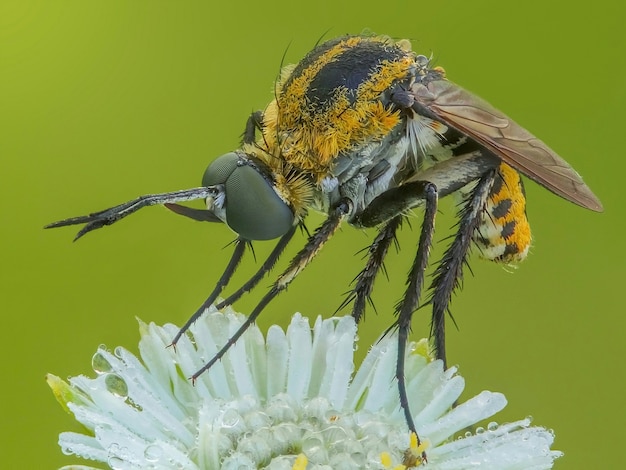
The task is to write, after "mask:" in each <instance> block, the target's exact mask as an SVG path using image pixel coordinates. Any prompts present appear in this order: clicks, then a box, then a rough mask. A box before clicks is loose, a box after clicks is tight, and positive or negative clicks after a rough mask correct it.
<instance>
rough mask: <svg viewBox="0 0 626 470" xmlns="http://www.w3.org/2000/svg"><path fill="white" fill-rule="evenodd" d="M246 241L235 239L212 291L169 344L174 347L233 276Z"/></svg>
mask: <svg viewBox="0 0 626 470" xmlns="http://www.w3.org/2000/svg"><path fill="white" fill-rule="evenodd" d="M248 243H250V242H249V241H247V240H245V239H243V238H237V240H235V250H234V251H233V254H232V256H231V257H230V261H229V262H228V264H227V265H226V269H224V273H223V274H222V275H221V276H220V278H219V280H218V281H217V284H216V285H215V288H214V289H213V292H211V294H210V295H209V296H208V297H207V298H206V300H205V301H204V302H202V305H200V307H199V308H198V309H197V310H196V311H195V312H194V314H193V315H191V317H189V320H187V323H185V324H184V325H183V327H182V328H181V329H180V330H178V333H176V336H174V339H173V340H172V342H171V343H170V346H173V347H176V343H178V340H179V339H180V337H181V336H182V335H183V334H184V333H185V331H187V330H188V329H189V327H190V326H191V325H193V324H194V323H195V321H196V320H197V319H198V318H200V317H201V316H202V314H203V313H204V311H205V310H206V309H207V308H208V307H210V306H211V304H213V302H214V301H215V299H216V298H217V296H218V295H220V292H222V289H223V288H224V287H225V286H226V285H227V284H228V282H229V281H230V278H231V277H232V276H233V273H234V272H235V269H237V266H238V265H239V262H240V261H241V258H242V257H243V254H244V252H245V251H246V245H247V244H248Z"/></svg>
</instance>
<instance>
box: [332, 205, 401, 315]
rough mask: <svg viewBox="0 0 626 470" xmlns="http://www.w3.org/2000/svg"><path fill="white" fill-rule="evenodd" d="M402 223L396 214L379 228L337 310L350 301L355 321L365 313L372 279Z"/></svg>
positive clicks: (381, 264)
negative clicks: (362, 263) (351, 287)
mask: <svg viewBox="0 0 626 470" xmlns="http://www.w3.org/2000/svg"><path fill="white" fill-rule="evenodd" d="M401 224H402V216H401V215H398V216H396V217H394V218H393V219H391V220H390V221H388V222H387V223H386V224H385V226H384V227H383V228H381V229H380V231H379V232H378V235H377V236H376V238H375V239H374V241H373V242H372V244H371V245H370V247H369V249H368V259H367V263H366V264H365V267H364V268H363V269H362V270H361V272H360V273H359V274H358V275H357V277H356V279H355V280H356V284H355V286H354V289H352V291H350V292H349V294H348V296H347V297H346V298H345V299H344V301H343V302H342V303H341V305H340V306H339V308H338V309H337V310H341V309H342V308H343V307H345V306H346V305H348V304H349V303H350V302H354V303H353V305H352V317H354V320H355V322H356V323H359V321H360V320H361V318H362V317H363V315H364V313H365V304H366V302H367V301H369V302H370V303H371V297H370V294H371V293H372V288H373V287H374V280H375V279H376V276H377V275H378V272H379V271H380V270H381V269H384V266H383V262H384V260H385V257H386V256H387V252H388V251H389V247H390V246H391V243H393V242H396V243H397V239H396V231H397V230H398V228H399V227H400V225H401Z"/></svg>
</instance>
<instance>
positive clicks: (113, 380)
mask: <svg viewBox="0 0 626 470" xmlns="http://www.w3.org/2000/svg"><path fill="white" fill-rule="evenodd" d="M104 384H105V386H106V388H107V390H108V391H109V392H110V393H111V394H113V395H115V396H116V397H120V398H126V397H127V396H128V385H126V381H125V380H124V379H123V378H122V377H120V376H119V375H117V374H107V375H106V377H105V378H104Z"/></svg>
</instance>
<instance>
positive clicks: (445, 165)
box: [47, 36, 602, 458]
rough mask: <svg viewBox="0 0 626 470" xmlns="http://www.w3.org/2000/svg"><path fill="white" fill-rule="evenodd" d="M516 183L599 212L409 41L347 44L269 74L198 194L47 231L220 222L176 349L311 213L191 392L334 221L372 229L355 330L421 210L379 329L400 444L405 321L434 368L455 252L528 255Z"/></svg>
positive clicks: (512, 257)
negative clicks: (418, 322)
mask: <svg viewBox="0 0 626 470" xmlns="http://www.w3.org/2000/svg"><path fill="white" fill-rule="evenodd" d="M520 173H521V174H523V175H525V176H527V177H528V178H530V179H532V180H534V181H535V182H537V183H539V184H540V185H542V186H544V187H546V188H547V189H549V190H550V191H552V192H553V193H555V194H557V195H559V196H561V197H563V198H565V199H567V200H568V201H571V202H573V203H575V204H578V205H580V206H582V207H585V208H587V209H591V210H593V211H601V210H602V205H601V203H600V201H599V200H598V198H597V197H596V196H595V195H594V194H593V193H592V192H591V190H590V189H589V188H588V187H587V186H586V185H585V184H584V183H583V181H582V179H581V178H580V176H579V175H578V173H576V171H574V170H573V169H572V168H571V166H570V165H568V164H567V163H566V162H565V161H564V160H563V159H562V158H560V157H559V156H558V155H557V154H556V153H555V152H554V151H552V150H551V149H550V148H548V146H547V145H546V144H544V143H543V142H542V141H540V140H539V139H537V138H536V137H534V136H533V135H531V134H530V133H529V132H528V131H526V130H525V129H523V128H522V127H521V126H519V125H518V124H516V123H515V122H514V121H512V120H511V119H510V118H508V117H507V116H506V115H504V114H503V113H501V112H500V111H498V110H496V109H495V108H493V107H492V106H491V105H490V104H488V103H486V102H485V101H483V100H481V99H480V98H478V97H477V96H475V95H473V94H471V93H470V92H468V91H466V90H464V89H463V88H461V87H459V86H458V85H455V84H454V83H453V82H451V81H448V80H447V78H446V74H445V71H444V70H443V69H442V68H440V67H433V66H431V63H430V60H429V59H428V58H427V57H425V56H423V55H419V54H416V53H415V52H413V51H412V50H411V47H410V44H409V43H408V41H398V42H395V41H393V40H391V39H390V38H388V37H383V36H346V37H340V38H337V39H333V40H330V41H327V42H324V43H322V44H320V45H318V46H317V47H315V48H314V49H313V50H312V51H311V52H309V53H308V54H307V55H306V56H305V57H304V59H302V61H300V62H299V63H298V64H297V65H295V66H288V67H285V68H284V69H283V71H282V74H281V77H280V78H279V79H278V81H277V83H276V85H275V98H274V100H273V101H272V102H271V103H270V104H269V105H268V106H267V107H266V108H265V109H264V110H263V111H259V112H255V113H253V114H252V115H251V116H250V118H249V119H248V121H247V124H246V130H245V132H244V136H243V141H242V144H241V146H240V148H239V149H237V150H235V151H234V152H230V153H227V154H225V155H223V156H221V157H219V158H217V159H216V160H215V161H213V162H212V163H211V164H210V165H209V166H208V168H207V170H206V171H205V173H204V177H203V179H202V185H201V186H200V187H197V188H192V189H188V190H181V191H175V192H171V193H162V194H154V195H147V196H142V197H139V198H137V199H135V200H132V201H129V202H126V203H124V204H121V205H118V206H115V207H112V208H110V209H106V210H103V211H100V212H95V213H93V214H89V215H87V216H83V217H75V218H70V219H66V220H62V221H59V222H55V223H53V224H50V225H48V226H47V228H51V227H62V226H66V225H77V224H85V226H84V227H83V228H82V229H81V230H80V231H79V232H78V234H77V236H76V239H78V238H80V237H81V236H83V235H85V234H86V233H88V232H90V231H92V230H95V229H98V228H101V227H103V226H105V225H110V224H113V223H115V222H117V221H118V220H120V219H122V218H124V217H126V216H128V215H130V214H132V213H134V212H135V211H137V210H139V209H140V208H142V207H145V206H151V205H155V204H164V205H165V206H166V207H168V208H169V209H171V210H173V211H174V212H176V213H178V214H181V215H184V216H186V217H190V218H192V219H195V220H200V221H207V222H220V223H225V224H226V225H228V226H229V227H230V228H231V229H232V230H233V231H234V232H236V233H237V239H236V242H235V244H234V251H233V254H232V257H231V259H230V261H229V263H228V265H227V267H226V269H225V271H224V273H223V274H222V276H221V277H220V279H219V280H218V282H217V285H216V287H215V289H214V290H213V292H212V293H211V295H210V296H209V297H208V298H207V299H206V301H205V302H204V303H203V304H202V305H201V306H200V308H199V309H198V310H197V311H196V312H195V313H194V315H193V316H192V317H191V318H190V319H189V321H188V322H187V323H186V324H185V325H184V326H183V328H182V329H181V330H180V332H179V333H178V335H177V336H176V337H175V338H174V339H173V342H172V343H173V344H176V342H177V341H178V340H179V339H180V337H181V335H182V334H184V332H185V331H186V330H187V329H188V328H189V326H190V325H191V324H192V323H193V322H194V321H195V320H196V319H197V318H198V317H199V316H200V315H202V313H203V312H204V310H205V309H206V307H208V306H209V305H211V304H213V303H214V302H215V300H216V299H217V297H218V296H219V294H220V293H221V291H222V289H223V288H224V287H225V286H226V285H227V284H228V282H229V280H230V279H231V276H232V274H233V273H234V271H235V269H236V267H237V265H238V264H239V262H240V260H241V259H242V257H243V255H244V253H245V251H246V248H247V247H248V245H249V244H250V243H251V242H252V241H255V240H271V239H278V242H277V243H276V245H275V248H274V249H273V251H272V252H271V253H270V255H269V257H268V258H267V259H266V260H265V261H264V262H263V264H262V265H261V267H260V268H259V270H258V271H257V272H256V273H255V274H254V275H253V276H252V277H251V278H250V279H249V280H248V281H247V282H246V283H245V284H244V285H243V286H241V288H240V289H237V290H236V291H235V292H234V293H233V294H231V295H230V296H229V297H227V298H226V299H225V300H223V301H222V302H220V303H219V305H218V308H220V307H223V306H225V305H227V304H232V303H233V302H235V301H236V300H237V299H238V298H239V297H240V296H241V295H243V294H244V293H245V292H247V291H249V290H251V289H252V288H254V287H255V285H256V284H257V283H258V282H259V281H260V280H261V279H262V278H263V277H264V276H265V275H266V274H267V273H268V271H269V270H270V269H271V268H272V267H273V266H274V264H275V263H276V261H277V260H278V259H279V257H280V256H281V254H282V253H283V251H284V249H285V247H286V246H287V245H288V243H289V242H290V241H291V240H292V238H293V235H294V233H295V231H296V229H297V228H298V227H299V226H302V225H303V221H304V219H305V217H306V215H307V213H308V212H309V211H310V210H317V211H321V212H323V213H324V214H326V216H327V217H326V219H325V221H324V222H323V223H322V224H321V225H320V226H319V227H318V228H317V229H316V230H315V232H314V233H313V234H312V235H311V236H310V237H309V238H308V241H307V242H306V244H305V246H304V247H303V248H302V249H301V250H300V251H299V252H298V253H297V255H296V256H295V257H294V258H293V259H292V260H291V262H290V263H289V265H288V267H287V268H286V269H285V270H284V272H283V273H282V274H281V275H280V276H278V277H277V279H276V281H275V282H274V284H273V285H272V287H271V288H270V289H269V291H268V292H267V293H266V294H265V296H264V297H262V299H261V300H260V302H259V303H258V305H257V307H256V308H255V309H254V310H253V311H252V313H251V314H250V316H249V317H248V319H247V320H246V322H245V323H244V324H243V326H242V327H241V328H240V330H239V331H237V332H236V333H235V334H234V335H233V336H232V338H231V339H230V340H229V341H228V342H227V344H225V345H224V347H223V348H222V350H220V351H219V352H218V353H217V354H216V356H215V357H214V358H212V359H211V361H209V362H208V363H207V364H206V365H205V366H204V367H203V368H202V369H200V370H199V371H198V372H197V373H196V374H195V375H194V377H193V378H196V377H197V376H198V375H199V374H201V373H202V372H204V371H205V370H207V369H209V368H210V367H211V366H212V365H213V364H214V363H215V362H216V361H218V360H220V358H221V357H222V356H223V355H224V353H225V352H226V351H227V350H228V349H229V348H230V347H231V346H232V345H233V344H234V343H235V342H236V341H237V340H238V338H239V337H240V336H241V335H242V334H243V332H244V331H245V330H246V329H247V328H248V327H249V326H250V325H251V324H252V323H253V322H254V321H255V320H256V318H257V317H258V316H259V314H260V313H261V311H262V310H263V309H264V308H265V306H266V305H267V304H268V303H269V302H270V301H271V300H272V299H273V298H274V297H276V296H277V295H278V294H279V293H280V292H281V291H283V290H284V289H285V288H286V287H287V286H288V285H289V283H291V282H292V281H293V280H294V279H295V278H296V276H297V275H298V274H299V273H300V272H301V271H302V270H303V269H304V268H305V267H306V266H307V265H308V264H309V263H310V262H311V260H312V259H313V258H314V257H315V256H316V254H317V253H318V252H319V251H320V250H321V249H322V247H323V246H324V244H325V243H326V242H327V241H328V240H329V239H330V238H331V237H332V236H333V234H334V233H335V232H336V231H337V229H338V228H339V226H340V225H341V223H342V222H347V223H349V224H351V225H353V226H355V227H377V228H378V233H377V235H376V237H375V238H374V240H373V242H372V244H371V245H370V247H369V251H368V259H367V261H366V264H365V267H364V268H363V270H362V271H361V272H360V273H359V275H358V276H357V278H356V280H355V283H354V285H353V287H352V289H351V291H350V293H349V295H348V297H347V298H346V300H345V301H344V303H343V305H349V304H352V312H351V314H352V315H353V316H354V318H355V319H356V320H357V321H359V320H360V319H361V318H362V316H363V313H364V311H365V307H366V304H367V301H368V299H369V297H370V294H371V292H372V288H373V284H374V280H375V278H376V275H377V274H378V272H379V271H380V269H381V267H382V265H383V261H384V259H385V256H386V254H387V252H388V249H389V247H390V245H391V243H393V241H394V239H395V235H396V232H397V230H398V229H399V227H400V225H401V223H402V221H403V219H404V218H405V217H406V216H407V214H408V212H409V211H410V210H411V209H414V208H417V207H421V208H423V213H424V215H423V222H422V227H421V230H420V235H419V239H418V241H417V249H416V253H415V258H414V260H413V264H412V268H411V270H410V273H409V276H408V280H407V287H406V291H405V294H404V296H403V298H402V299H401V301H400V302H399V303H398V305H397V306H396V312H395V313H396V315H397V318H396V321H395V323H394V325H395V326H396V327H397V328H398V332H399V334H398V361H397V367H396V377H397V380H398V388H399V394H400V404H401V406H402V408H403V410H404V414H405V417H406V421H407V424H408V426H409V428H410V430H411V431H413V432H415V424H414V423H413V419H412V417H411V414H410V411H409V407H408V401H407V396H406V387H405V382H404V356H405V350H406V344H407V338H408V334H409V329H410V324H411V316H412V314H413V312H414V311H415V310H416V309H417V308H418V307H419V306H420V305H424V304H426V303H430V304H431V306H432V327H431V335H432V337H433V347H434V351H435V353H436V356H437V357H439V358H441V359H443V360H444V362H445V359H446V356H445V334H444V333H445V319H446V312H447V311H448V309H449V304H450V298H451V295H452V292H453V291H454V289H455V288H456V287H457V285H458V284H459V282H460V280H461V278H462V268H463V264H464V263H465V262H466V259H467V256H468V252H469V250H470V247H471V246H472V245H474V246H475V247H476V248H477V249H478V251H479V252H480V254H481V255H482V257H484V258H487V259H490V260H494V261H499V262H505V263H511V262H516V261H521V260H523V259H524V258H525V257H526V254H527V252H528V248H529V246H530V242H531V235H530V228H529V225H528V220H527V218H526V198H525V195H524V188H523V183H522V180H521V179H520ZM452 193H456V194H459V195H461V197H462V205H461V210H460V213H459V224H458V227H457V231H456V234H455V235H454V237H453V239H452V242H451V244H450V246H449V248H448V249H447V251H446V253H445V255H444V256H443V258H442V260H441V261H440V263H439V264H438V266H437V267H436V269H435V272H434V276H433V281H432V284H431V285H430V289H429V291H430V297H428V298H427V299H426V300H424V299H423V298H422V297H423V295H422V290H423V286H424V282H425V272H426V268H427V265H428V258H429V252H430V248H431V245H432V241H433V234H434V227H435V215H436V212H437V205H438V200H439V198H442V197H445V196H447V195H449V194H452ZM194 199H204V200H205V201H206V209H192V208H190V207H186V206H183V205H180V204H178V203H180V202H184V201H190V200H194ZM416 434H417V433H416ZM422 457H423V458H425V455H423V456H422Z"/></svg>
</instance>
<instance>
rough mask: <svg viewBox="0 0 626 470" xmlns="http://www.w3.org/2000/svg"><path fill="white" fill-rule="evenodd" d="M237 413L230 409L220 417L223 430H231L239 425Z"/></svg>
mask: <svg viewBox="0 0 626 470" xmlns="http://www.w3.org/2000/svg"><path fill="white" fill-rule="evenodd" d="M240 418H241V416H239V413H237V411H235V410H233V409H230V410H226V411H225V412H224V414H223V415H222V427H224V428H233V427H235V426H236V425H237V424H238V423H239V419H240Z"/></svg>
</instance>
